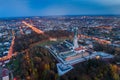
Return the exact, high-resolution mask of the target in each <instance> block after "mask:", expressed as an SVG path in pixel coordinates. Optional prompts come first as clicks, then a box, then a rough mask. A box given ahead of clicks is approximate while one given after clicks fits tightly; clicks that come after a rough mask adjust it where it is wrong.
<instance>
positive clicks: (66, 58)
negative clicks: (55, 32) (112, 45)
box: [46, 27, 114, 75]
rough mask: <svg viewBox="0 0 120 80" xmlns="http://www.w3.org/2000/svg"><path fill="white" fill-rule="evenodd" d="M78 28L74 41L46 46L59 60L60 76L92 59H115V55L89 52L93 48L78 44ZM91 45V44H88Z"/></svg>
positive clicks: (75, 30)
mask: <svg viewBox="0 0 120 80" xmlns="http://www.w3.org/2000/svg"><path fill="white" fill-rule="evenodd" d="M77 30H78V28H77V27H74V39H73V41H70V40H65V41H63V42H60V43H54V44H52V45H49V46H46V48H48V49H49V51H50V53H51V54H52V55H53V56H54V57H55V58H56V60H58V62H59V63H58V64H57V68H58V74H59V75H63V74H65V73H66V72H68V71H69V70H71V69H73V66H72V65H74V64H76V63H79V62H83V61H86V60H89V59H92V58H100V57H101V58H113V57H114V56H113V55H110V54H107V53H104V52H96V51H89V49H90V48H91V47H89V46H84V45H80V44H78V33H77V32H78V31H77ZM87 43H88V44H89V42H87Z"/></svg>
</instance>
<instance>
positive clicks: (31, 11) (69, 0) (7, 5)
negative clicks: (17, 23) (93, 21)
mask: <svg viewBox="0 0 120 80" xmlns="http://www.w3.org/2000/svg"><path fill="white" fill-rule="evenodd" d="M0 3H1V5H0V17H21V16H50V15H119V14H120V11H119V7H120V1H119V0H114V1H113V0H92V1H89V0H52V1H51V0H1V1H0Z"/></svg>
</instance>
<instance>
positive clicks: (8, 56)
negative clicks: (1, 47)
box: [0, 36, 15, 61]
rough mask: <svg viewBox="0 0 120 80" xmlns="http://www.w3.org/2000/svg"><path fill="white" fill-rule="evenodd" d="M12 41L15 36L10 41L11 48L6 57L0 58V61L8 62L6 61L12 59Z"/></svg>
mask: <svg viewBox="0 0 120 80" xmlns="http://www.w3.org/2000/svg"><path fill="white" fill-rule="evenodd" d="M14 40H15V36H13V39H12V42H11V46H10V49H9V51H8V55H7V56H4V57H2V58H0V61H5V60H8V59H10V58H12V54H13V46H14V43H15V41H14Z"/></svg>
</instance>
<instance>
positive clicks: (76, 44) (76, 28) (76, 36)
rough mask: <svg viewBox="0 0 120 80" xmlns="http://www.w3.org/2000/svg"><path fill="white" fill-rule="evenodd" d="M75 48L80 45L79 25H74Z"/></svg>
mask: <svg viewBox="0 0 120 80" xmlns="http://www.w3.org/2000/svg"><path fill="white" fill-rule="evenodd" d="M73 44H74V46H73V49H76V48H78V47H79V45H78V27H74V40H73Z"/></svg>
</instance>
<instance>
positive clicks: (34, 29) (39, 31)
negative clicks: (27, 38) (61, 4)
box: [22, 21, 44, 34]
mask: <svg viewBox="0 0 120 80" xmlns="http://www.w3.org/2000/svg"><path fill="white" fill-rule="evenodd" d="M22 23H23V24H25V25H26V26H28V27H29V28H31V29H32V30H33V31H35V32H36V33H38V34H44V32H43V31H42V30H39V29H37V28H36V27H33V26H32V25H30V24H28V23H26V22H25V21H22Z"/></svg>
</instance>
